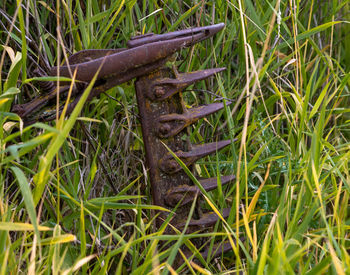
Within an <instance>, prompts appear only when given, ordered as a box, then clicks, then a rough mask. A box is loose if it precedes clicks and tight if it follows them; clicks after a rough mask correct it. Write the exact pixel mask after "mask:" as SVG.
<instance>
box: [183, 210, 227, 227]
mask: <svg viewBox="0 0 350 275" xmlns="http://www.w3.org/2000/svg"><path fill="white" fill-rule="evenodd" d="M230 211H231V208H224V209H223V210H222V212H221V213H220V214H221V216H222V217H223V218H224V219H225V218H227V217H228V216H229V215H230ZM219 220H220V217H219V216H218V215H217V214H216V213H215V212H208V213H205V214H203V216H202V217H201V218H200V219H198V220H195V219H191V220H190V221H189V223H188V227H189V228H190V229H189V231H191V232H193V231H196V230H201V229H205V228H208V227H210V226H213V225H214V224H215V223H216V222H217V221H219ZM186 223H187V219H184V221H182V222H179V223H178V224H177V225H176V226H177V228H179V229H182V228H184V227H185V225H186Z"/></svg>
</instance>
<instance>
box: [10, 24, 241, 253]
mask: <svg viewBox="0 0 350 275" xmlns="http://www.w3.org/2000/svg"><path fill="white" fill-rule="evenodd" d="M223 27H224V24H216V25H212V26H207V27H198V28H191V29H187V30H182V31H176V32H172V33H167V34H163V35H155V34H146V35H141V36H137V37H134V38H132V39H131V40H130V41H128V42H127V48H123V49H117V50H111V49H108V50H84V51H80V52H77V53H76V54H73V55H72V56H71V57H70V58H69V59H68V61H67V62H66V63H65V64H63V65H62V66H60V67H59V68H58V67H53V68H52V69H51V71H50V72H49V74H48V75H50V76H57V75H58V74H59V76H61V77H72V73H73V72H74V71H75V72H76V80H78V81H79V83H80V84H79V85H76V86H75V87H74V89H73V95H75V99H74V100H73V101H72V102H71V103H69V107H68V110H67V113H69V112H71V111H72V110H73V109H74V106H75V105H76V104H77V102H78V101H79V98H80V96H81V94H82V91H83V90H84V86H85V85H86V84H87V83H89V82H90V81H91V80H92V78H93V77H94V75H95V74H97V73H98V76H97V81H96V82H95V85H94V87H93V89H92V90H91V93H90V95H89V98H88V100H90V99H92V98H93V97H95V96H98V95H99V94H100V93H102V92H105V91H107V90H108V89H110V88H112V87H114V86H116V85H119V84H121V83H123V82H126V81H129V80H131V79H133V78H137V80H136V82H135V87H136V96H137V103H138V108H139V114H140V119H141V126H142V134H143V141H144V146H145V151H146V161H147V165H148V169H149V177H150V182H151V192H152V196H153V203H154V204H156V205H159V206H162V207H166V208H170V209H173V208H174V207H177V208H176V211H175V215H174V216H173V218H172V220H171V221H170V224H171V225H172V226H173V227H175V228H177V230H183V228H184V226H185V224H186V221H187V219H188V216H189V210H190V207H191V202H193V201H194V198H195V197H196V196H197V195H198V194H200V189H201V188H199V187H198V186H197V185H194V184H193V182H192V180H191V179H190V177H189V176H188V175H187V174H186V173H185V172H184V170H183V169H182V167H181V166H180V164H179V162H178V161H177V160H176V159H175V158H174V157H173V154H175V155H176V156H177V157H178V158H179V159H180V160H181V161H182V162H183V163H184V164H185V165H186V166H188V167H191V165H192V164H194V163H195V162H196V161H197V160H198V159H200V158H202V157H204V156H207V155H209V154H212V153H215V152H216V151H217V150H220V149H222V148H224V147H225V146H227V145H229V144H230V143H231V141H230V140H227V141H220V142H213V143H207V144H201V145H193V146H192V145H189V143H188V142H187V141H186V140H184V139H183V138H182V137H183V134H184V130H185V128H186V127H187V126H189V125H191V124H192V123H195V122H196V121H197V120H198V119H200V118H203V117H205V116H207V115H210V114H212V113H214V112H216V111H218V110H220V109H222V108H224V103H213V104H209V105H204V106H200V107H196V108H190V109H186V108H185V104H184V103H183V98H182V91H183V90H184V89H185V88H186V87H188V86H190V85H192V84H194V83H195V82H197V81H200V80H203V79H206V78H208V77H210V76H213V75H214V74H216V73H219V72H221V71H223V70H224V69H225V68H217V69H208V70H203V71H197V72H191V73H177V72H175V73H174V70H172V69H170V68H168V67H166V66H165V63H166V62H167V61H168V60H169V58H171V56H172V55H173V54H174V53H176V52H177V51H179V50H181V49H182V48H184V47H190V46H192V45H194V44H196V43H198V42H200V41H203V40H205V39H207V38H209V37H212V36H213V35H214V34H216V33H217V32H218V31H220V30H222V29H223ZM45 87H46V89H47V93H46V95H44V96H41V97H39V98H36V99H34V100H32V101H30V102H28V103H25V104H21V105H19V104H18V105H15V106H14V107H13V109H12V110H13V111H14V112H17V113H18V114H19V115H20V116H21V117H22V119H23V120H24V121H25V122H27V123H32V122H33V121H36V120H44V121H48V120H52V119H53V118H54V117H53V116H51V117H50V116H46V117H44V116H43V115H41V116H39V117H33V116H32V114H33V113H34V112H36V111H37V110H38V109H41V108H42V107H43V106H45V105H46V104H48V102H49V101H50V100H51V99H54V98H56V95H57V92H59V93H60V96H64V95H65V94H67V92H68V90H69V85H68V84H67V85H66V86H64V85H63V86H60V87H56V85H55V84H54V83H53V84H51V85H45ZM170 151H172V152H173V154H172V153H171V152H170ZM234 179H235V176H233V175H229V176H222V177H221V184H222V185H224V184H227V183H229V182H232V181H233V180H234ZM199 183H200V185H201V187H202V188H203V189H204V190H205V191H210V190H213V189H215V188H216V187H217V178H216V177H215V178H208V179H201V180H199ZM203 189H202V190H203ZM229 212H230V211H229V209H224V210H223V211H222V213H221V214H222V216H223V217H224V218H225V217H227V216H228V214H229ZM165 219H166V216H165V214H164V213H161V214H160V215H159V216H158V218H157V226H160V225H161V223H162V222H163V221H164V220H165ZM217 221H218V216H217V215H216V214H214V213H212V212H208V213H204V214H202V215H201V216H199V217H198V219H192V220H190V221H189V223H188V225H187V226H188V230H189V231H191V232H193V231H196V230H203V229H205V228H208V227H210V226H213V225H214V224H215V223H216V222H217ZM169 228H171V227H170V226H169ZM227 249H231V247H230V245H228V244H225V245H220V246H217V247H216V249H214V250H215V251H216V254H219V253H222V251H224V250H227ZM203 254H204V256H205V255H207V254H208V252H203ZM214 254H215V253H214Z"/></svg>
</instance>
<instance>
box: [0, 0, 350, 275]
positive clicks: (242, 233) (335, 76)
mask: <svg viewBox="0 0 350 275" xmlns="http://www.w3.org/2000/svg"><path fill="white" fill-rule="evenodd" d="M0 6H1V9H0V13H1V15H0V17H1V21H0V26H1V32H0V44H1V60H0V71H1V74H0V77H1V82H0V114H1V115H0V143H1V151H0V213H1V215H0V217H1V221H0V272H1V274H16V273H24V274H27V273H29V274H34V273H45V274H72V273H83V274H86V273H89V274H101V273H102V274H103V273H112V272H116V273H117V274H130V273H133V274H148V273H156V274H158V273H163V274H168V273H171V274H175V272H178V273H189V274H209V273H225V274H228V273H231V272H232V273H233V272H235V271H242V272H244V273H249V274H256V273H257V274H263V273H266V274H280V273H288V274H292V273H300V274H323V273H330V274H336V273H338V274H347V273H349V272H350V269H349V266H350V255H349V251H350V250H349V249H350V241H349V232H350V231H349V227H350V219H349V218H350V216H349V210H350V209H349V194H350V174H349V157H350V150H349V149H350V143H349V139H350V136H349V129H348V128H349V125H350V116H349V108H348V106H349V89H350V50H349V48H347V47H348V45H350V35H349V33H350V27H349V22H348V21H349V19H350V3H349V2H348V1H347V0H338V1H336V0H333V1H316V0H308V1H296V0H290V1H286V0H285V1H281V0H273V1H264V0H260V1H252V0H237V1H220V0H218V1H193V2H192V1H153V0H151V1H124V0H113V1H99V0H88V1H70V0H62V1H52V0H49V1H34V0H23V1H21V0H17V1H11V0H3V1H2V2H1V4H0ZM219 22H224V23H225V24H226V27H225V29H224V30H223V31H221V32H220V33H218V34H217V35H216V36H215V37H214V38H213V39H211V40H210V41H207V42H202V43H200V44H198V45H196V46H195V47H194V48H193V49H187V50H183V51H182V52H181V53H180V54H178V56H177V59H176V61H175V62H176V65H177V66H178V67H179V71H181V72H186V71H194V70H200V69H204V68H211V67H227V70H226V71H225V72H223V73H221V74H220V75H217V76H216V78H214V79H212V80H208V81H204V82H201V83H199V84H196V85H195V86H194V87H191V89H189V91H188V92H187V93H186V100H187V102H188V104H189V105H191V104H192V103H193V105H198V104H207V103H210V102H213V101H214V100H216V99H217V98H219V99H224V100H226V102H229V100H233V104H231V105H229V106H227V108H225V110H224V111H222V112H220V113H218V114H215V115H212V116H210V117H208V118H206V119H204V120H202V121H201V122H200V123H198V124H196V125H195V126H193V127H192V128H191V131H190V132H189V135H188V136H189V138H190V140H191V142H192V143H200V142H203V141H214V140H223V139H232V140H233V139H234V138H236V139H237V141H236V142H234V143H232V146H231V147H230V148H229V149H228V150H225V151H222V152H220V153H218V154H217V155H215V156H211V157H208V158H205V159H204V160H202V161H200V162H199V163H198V164H197V165H196V170H197V171H198V173H199V174H200V175H201V176H203V177H209V176H211V177H213V176H217V175H229V174H232V173H235V174H236V175H237V182H236V183H235V184H231V185H229V186H225V187H222V188H220V189H219V190H217V191H215V192H210V194H209V196H210V197H211V198H210V201H213V202H214V204H211V205H208V204H205V203H204V202H203V208H207V209H214V210H218V211H219V212H220V211H221V210H222V209H223V208H225V207H232V210H231V215H230V216H229V218H228V219H227V220H226V221H220V222H218V224H217V225H216V226H215V228H214V229H213V230H212V231H211V232H210V233H206V232H197V234H196V236H197V237H198V234H202V237H203V239H205V238H204V237H208V236H209V239H208V238H206V240H209V241H208V242H206V243H205V244H204V245H205V246H211V245H213V243H214V241H220V240H222V239H226V240H229V241H232V242H235V241H236V240H240V241H239V242H237V245H235V249H233V251H232V252H228V253H225V254H222V255H221V256H220V257H219V258H217V259H216V260H212V259H211V257H209V259H208V260H203V259H200V261H194V260H193V261H192V259H191V258H189V259H188V261H185V263H184V264H183V265H182V266H181V267H179V268H178V269H177V270H175V267H174V266H173V267H174V268H172V267H171V266H172V264H173V260H174V256H175V254H176V252H178V250H179V247H180V248H182V247H183V246H181V245H182V244H186V245H189V240H190V241H191V240H192V237H193V235H187V234H182V235H181V232H180V233H179V235H165V234H164V233H163V231H162V230H157V229H156V228H155V227H154V226H153V216H152V209H154V208H156V207H155V206H152V202H151V199H150V198H151V196H150V190H149V185H148V182H147V171H146V168H145V163H144V152H143V145H142V137H141V131H140V125H139V122H138V117H137V106H136V99H135V91H134V86H133V83H132V82H130V83H125V84H123V85H121V86H118V87H115V88H113V89H111V90H110V91H108V92H107V93H105V94H103V95H101V96H100V97H99V98H95V99H94V100H92V101H91V102H88V103H86V104H84V101H83V100H81V101H80V103H79V105H78V106H77V107H76V109H75V111H74V112H73V113H72V114H71V115H70V116H67V118H66V119H65V120H64V119H63V117H62V118H60V119H59V118H58V119H57V120H56V121H54V122H51V123H36V124H33V125H31V126H25V127H24V126H23V123H22V122H21V119H20V118H19V117H18V116H17V115H16V114H14V113H11V112H10V110H11V105H12V104H15V103H23V102H27V101H29V100H30V99H32V98H33V97H34V96H37V95H39V93H40V90H39V89H38V84H37V82H36V81H34V79H33V73H32V72H33V70H34V69H35V67H37V64H40V66H41V67H42V68H44V69H47V68H48V67H50V66H54V65H55V64H59V63H60V62H61V61H63V60H64V57H65V56H69V55H71V54H72V53H74V52H76V51H79V50H82V49H100V48H101V49H104V48H120V47H125V45H126V41H128V40H129V39H130V37H131V36H134V35H137V34H142V33H147V32H153V33H165V32H168V31H174V30H178V29H185V28H189V27H191V26H205V25H210V24H213V23H219ZM184 60H185V61H184ZM199 90H205V91H210V92H203V91H199ZM87 92H88V89H87ZM52 108H55V107H54V106H53V107H52ZM213 139H214V140H213ZM111 186H114V188H115V189H116V190H117V192H115V191H114V190H113V188H112V187H111ZM176 241H177V242H176ZM174 251H175V252H174Z"/></svg>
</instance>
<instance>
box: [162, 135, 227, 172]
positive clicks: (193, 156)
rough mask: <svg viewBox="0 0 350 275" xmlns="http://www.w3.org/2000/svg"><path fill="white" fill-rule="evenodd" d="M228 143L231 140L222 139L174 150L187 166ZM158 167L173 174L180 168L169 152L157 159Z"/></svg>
mask: <svg viewBox="0 0 350 275" xmlns="http://www.w3.org/2000/svg"><path fill="white" fill-rule="evenodd" d="M229 144H231V140H222V141H218V142H211V143H205V144H201V145H195V146H193V148H192V150H191V151H189V152H183V151H177V152H175V155H176V156H177V157H178V158H180V159H181V160H182V161H183V162H184V163H185V164H186V165H187V166H189V165H191V164H193V163H194V162H196V161H197V160H199V159H200V158H203V157H205V156H207V155H210V154H212V153H215V152H216V151H217V150H220V149H222V148H224V147H226V146H228V145H229ZM159 168H160V169H161V170H162V171H163V172H165V173H167V174H173V173H176V172H178V171H180V170H181V166H180V165H179V164H178V163H177V161H176V160H175V159H174V158H173V157H172V155H171V154H170V153H168V154H167V155H166V156H165V157H164V158H162V159H160V160H159Z"/></svg>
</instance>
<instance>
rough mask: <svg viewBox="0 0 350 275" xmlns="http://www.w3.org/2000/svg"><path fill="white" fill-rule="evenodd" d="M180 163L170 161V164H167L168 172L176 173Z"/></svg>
mask: <svg viewBox="0 0 350 275" xmlns="http://www.w3.org/2000/svg"><path fill="white" fill-rule="evenodd" d="M178 166H179V165H178V163H177V161H176V160H174V159H173V160H169V161H168V162H167V164H166V167H165V168H166V170H167V171H168V172H170V173H171V172H174V171H176V169H177V168H178Z"/></svg>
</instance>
